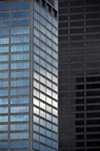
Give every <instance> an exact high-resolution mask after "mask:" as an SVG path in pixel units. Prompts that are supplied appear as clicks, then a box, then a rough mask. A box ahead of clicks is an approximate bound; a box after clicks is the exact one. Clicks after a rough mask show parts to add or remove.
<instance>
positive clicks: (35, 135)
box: [33, 133, 39, 141]
mask: <svg viewBox="0 0 100 151" xmlns="http://www.w3.org/2000/svg"><path fill="white" fill-rule="evenodd" d="M33 139H35V140H37V141H39V135H38V134H35V133H33Z"/></svg>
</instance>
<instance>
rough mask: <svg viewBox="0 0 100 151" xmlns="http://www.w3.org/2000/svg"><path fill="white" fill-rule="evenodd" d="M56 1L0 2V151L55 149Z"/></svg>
mask: <svg viewBox="0 0 100 151" xmlns="http://www.w3.org/2000/svg"><path fill="white" fill-rule="evenodd" d="M57 9H58V8H57V1H56V0H55V1H53V0H51V1H50V0H47V1H44V0H7V1H6V0H5V1H4V0H1V1H0V151H1V150H2V151H3V150H4V151H38V150H39V151H57V150H58V23H57Z"/></svg>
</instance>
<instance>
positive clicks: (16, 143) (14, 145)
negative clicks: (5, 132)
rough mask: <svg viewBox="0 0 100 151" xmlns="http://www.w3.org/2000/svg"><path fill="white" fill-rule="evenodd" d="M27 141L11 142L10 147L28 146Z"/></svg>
mask: <svg viewBox="0 0 100 151" xmlns="http://www.w3.org/2000/svg"><path fill="white" fill-rule="evenodd" d="M28 147H29V142H25V141H24V142H11V143H10V148H28Z"/></svg>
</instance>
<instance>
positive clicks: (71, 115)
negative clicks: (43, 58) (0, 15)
mask: <svg viewBox="0 0 100 151" xmlns="http://www.w3.org/2000/svg"><path fill="white" fill-rule="evenodd" d="M59 151H100V0H59Z"/></svg>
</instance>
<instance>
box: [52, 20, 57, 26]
mask: <svg viewBox="0 0 100 151" xmlns="http://www.w3.org/2000/svg"><path fill="white" fill-rule="evenodd" d="M53 25H54V26H56V27H58V22H57V21H56V20H55V19H53Z"/></svg>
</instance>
